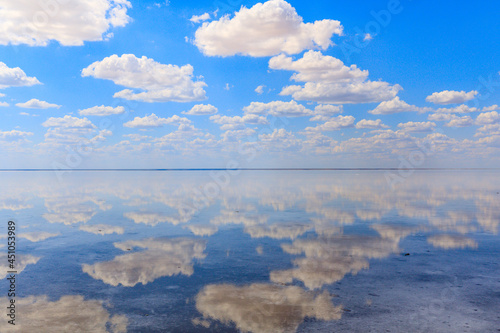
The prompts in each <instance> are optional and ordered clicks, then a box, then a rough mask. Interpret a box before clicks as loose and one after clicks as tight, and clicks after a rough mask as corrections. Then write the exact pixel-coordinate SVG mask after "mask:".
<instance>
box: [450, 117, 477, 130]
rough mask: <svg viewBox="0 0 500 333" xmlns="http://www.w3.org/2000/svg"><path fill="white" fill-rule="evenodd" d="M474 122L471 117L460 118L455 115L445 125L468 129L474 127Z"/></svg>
mask: <svg viewBox="0 0 500 333" xmlns="http://www.w3.org/2000/svg"><path fill="white" fill-rule="evenodd" d="M473 124H474V120H472V118H471V117H470V116H463V117H458V116H455V115H453V117H452V118H451V119H450V120H449V121H448V123H446V124H445V126H446V127H467V126H472V125H473Z"/></svg>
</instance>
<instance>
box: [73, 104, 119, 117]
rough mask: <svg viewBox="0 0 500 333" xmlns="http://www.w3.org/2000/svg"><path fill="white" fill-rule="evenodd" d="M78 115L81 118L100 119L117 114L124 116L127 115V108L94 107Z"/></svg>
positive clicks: (81, 111) (80, 111)
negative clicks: (91, 117) (95, 117)
mask: <svg viewBox="0 0 500 333" xmlns="http://www.w3.org/2000/svg"><path fill="white" fill-rule="evenodd" d="M78 113H79V114H80V115H81V116H99V117H105V116H111V115H115V114H123V113H125V108H124V107H123V106H117V107H115V108H114V107H112V106H104V105H101V106H94V107H91V108H88V109H84V110H79V111H78Z"/></svg>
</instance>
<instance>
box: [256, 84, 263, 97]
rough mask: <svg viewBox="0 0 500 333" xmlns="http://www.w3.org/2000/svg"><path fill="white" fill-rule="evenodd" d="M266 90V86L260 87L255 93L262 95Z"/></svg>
mask: <svg viewBox="0 0 500 333" xmlns="http://www.w3.org/2000/svg"><path fill="white" fill-rule="evenodd" d="M264 88H265V85H260V86H258V87H257V88H255V92H256V93H257V94H259V95H260V94H262V93H263V92H264Z"/></svg>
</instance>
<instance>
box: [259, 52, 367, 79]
mask: <svg viewBox="0 0 500 333" xmlns="http://www.w3.org/2000/svg"><path fill="white" fill-rule="evenodd" d="M269 68H271V69H281V70H288V71H295V72H297V73H296V74H293V75H292V77H291V79H292V80H294V81H298V82H308V81H310V82H352V81H364V80H365V79H366V78H367V77H368V71H366V70H365V71H362V70H360V69H359V68H358V67H356V65H351V66H350V67H347V66H345V65H344V63H343V62H342V61H341V60H339V59H337V58H334V57H331V56H324V55H322V54H321V52H317V51H308V52H306V53H304V55H303V56H302V58H301V59H299V60H296V61H293V59H292V58H291V57H287V56H285V55H284V54H280V55H278V56H276V57H273V58H271V59H270V60H269Z"/></svg>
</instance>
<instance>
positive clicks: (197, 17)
mask: <svg viewBox="0 0 500 333" xmlns="http://www.w3.org/2000/svg"><path fill="white" fill-rule="evenodd" d="M209 19H210V14H209V13H204V14H201V15H193V16H192V17H191V18H190V19H189V21H191V22H193V23H200V22H202V21H206V20H209Z"/></svg>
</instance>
